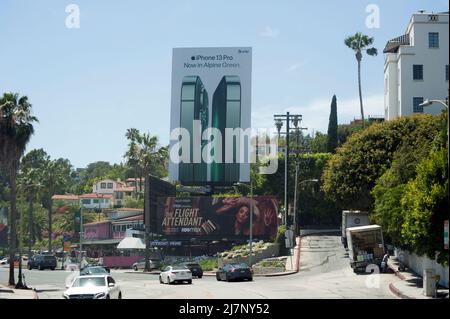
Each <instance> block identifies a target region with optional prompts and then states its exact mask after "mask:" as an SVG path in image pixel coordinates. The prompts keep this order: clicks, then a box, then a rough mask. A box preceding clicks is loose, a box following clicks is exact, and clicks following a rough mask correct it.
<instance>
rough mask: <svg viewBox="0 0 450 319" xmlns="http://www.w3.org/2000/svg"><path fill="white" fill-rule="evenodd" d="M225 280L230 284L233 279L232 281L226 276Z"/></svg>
mask: <svg viewBox="0 0 450 319" xmlns="http://www.w3.org/2000/svg"><path fill="white" fill-rule="evenodd" d="M225 280H226V281H227V282H230V281H231V279H230V277H229V276H228V274H227V275H225Z"/></svg>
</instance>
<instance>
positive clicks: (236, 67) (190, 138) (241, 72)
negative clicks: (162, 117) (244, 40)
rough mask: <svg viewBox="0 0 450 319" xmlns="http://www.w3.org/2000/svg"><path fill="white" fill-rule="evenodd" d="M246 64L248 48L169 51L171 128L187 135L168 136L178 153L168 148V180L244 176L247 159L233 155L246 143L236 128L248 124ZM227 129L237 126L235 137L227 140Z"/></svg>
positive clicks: (246, 177)
mask: <svg viewBox="0 0 450 319" xmlns="http://www.w3.org/2000/svg"><path fill="white" fill-rule="evenodd" d="M251 63H252V51H251V48H247V47H244V48H177V49H174V50H173V58H172V106H171V131H172V132H174V130H176V129H182V130H183V131H184V133H186V135H185V136H177V137H176V138H175V139H174V137H173V136H172V137H171V148H172V147H173V146H174V145H176V146H181V147H180V149H179V152H171V158H170V163H169V175H170V179H171V180H172V181H180V182H181V183H182V184H184V185H190V184H191V185H199V184H206V183H210V184H230V183H235V182H239V181H241V182H246V181H249V179H250V166H249V163H248V162H249V161H248V159H247V161H245V160H242V159H241V158H240V156H238V152H239V150H240V149H242V150H243V151H244V153H245V152H246V151H248V146H246V145H244V144H245V143H241V140H240V138H241V135H242V134H241V135H240V133H239V131H238V130H236V129H243V130H246V129H249V128H250V127H251V123H250V112H251V109H250V104H251V102H250V100H251V69H252V65H251ZM226 129H232V130H236V131H235V132H236V135H235V136H236V138H234V139H231V140H230V141H231V143H228V144H227V141H226V140H225V136H226ZM211 134H216V135H213V137H211ZM219 136H220V137H219ZM182 138H184V139H185V141H184V142H183V143H181V141H180V140H181V139H182ZM238 149H239V150H238ZM177 150H178V148H177Z"/></svg>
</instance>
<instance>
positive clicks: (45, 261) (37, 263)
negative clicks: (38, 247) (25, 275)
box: [28, 254, 56, 270]
mask: <svg viewBox="0 0 450 319" xmlns="http://www.w3.org/2000/svg"><path fill="white" fill-rule="evenodd" d="M34 268H36V269H39V270H44V269H51V270H55V268H56V257H55V256H54V255H44V254H39V255H34V256H33V257H31V258H30V259H29V260H28V269H29V270H31V269H34Z"/></svg>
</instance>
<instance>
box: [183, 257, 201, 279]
mask: <svg viewBox="0 0 450 319" xmlns="http://www.w3.org/2000/svg"><path fill="white" fill-rule="evenodd" d="M182 265H183V266H186V267H187V268H189V270H190V271H191V273H192V277H197V278H202V277H203V269H202V267H201V266H200V265H199V264H198V263H196V262H192V261H190V262H185V263H183V264H182Z"/></svg>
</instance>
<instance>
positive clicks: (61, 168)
mask: <svg viewBox="0 0 450 319" xmlns="http://www.w3.org/2000/svg"><path fill="white" fill-rule="evenodd" d="M69 178H70V168H69V167H67V166H66V165H65V162H64V160H62V159H58V160H49V161H47V162H46V164H45V166H44V168H43V170H42V173H41V184H42V190H41V201H42V206H44V207H45V208H46V209H47V211H48V251H49V252H51V251H52V249H53V247H52V213H53V199H52V197H53V195H55V194H57V193H63V192H64V190H65V188H66V187H67V185H68V183H69V182H68V180H69Z"/></svg>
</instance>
